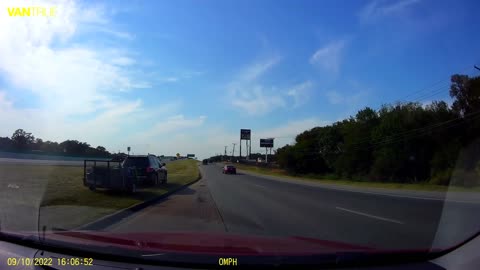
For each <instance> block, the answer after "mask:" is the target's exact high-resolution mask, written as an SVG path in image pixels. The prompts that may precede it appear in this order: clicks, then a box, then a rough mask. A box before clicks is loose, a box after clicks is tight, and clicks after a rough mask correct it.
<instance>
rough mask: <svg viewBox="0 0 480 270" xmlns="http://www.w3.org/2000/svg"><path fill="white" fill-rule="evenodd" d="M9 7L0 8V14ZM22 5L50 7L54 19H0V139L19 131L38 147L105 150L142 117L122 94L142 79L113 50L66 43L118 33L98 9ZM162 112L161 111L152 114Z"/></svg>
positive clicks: (138, 106) (138, 103) (122, 53)
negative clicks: (83, 34) (69, 142)
mask: <svg viewBox="0 0 480 270" xmlns="http://www.w3.org/2000/svg"><path fill="white" fill-rule="evenodd" d="M17 5H18V2H17V1H15V2H10V1H1V2H0V10H5V9H6V7H7V6H17ZM23 5H25V6H29V5H33V6H43V7H45V6H46V7H48V6H55V7H56V8H57V16H56V17H52V18H48V19H47V18H44V17H22V18H15V17H9V16H8V14H7V13H6V12H0V21H1V22H2V27H0V59H1V61H0V76H1V77H2V79H3V80H4V81H5V82H6V84H4V85H3V88H4V89H2V91H0V123H2V133H1V135H2V136H9V135H10V134H11V132H13V131H14V130H15V129H17V128H24V129H26V130H28V131H31V132H33V134H34V135H35V136H38V137H41V138H44V139H46V140H59V141H62V140H65V139H78V140H81V141H87V142H89V143H91V144H95V145H100V144H102V145H105V146H107V147H108V146H109V145H112V139H111V138H112V137H114V136H117V135H118V133H122V131H124V130H128V126H129V125H131V124H132V123H133V124H135V123H136V121H137V120H138V119H141V118H142V117H143V115H146V113H145V112H144V111H143V109H142V107H143V102H142V100H140V99H133V100H132V99H127V98H124V97H123V96H124V92H126V91H132V90H134V89H138V88H149V87H151V85H150V83H149V82H148V81H144V80H142V79H140V78H141V75H142V72H139V71H138V70H136V69H134V68H132V67H135V65H136V60H135V59H134V58H132V57H131V55H132V53H131V52H129V51H128V50H125V49H123V48H122V47H121V45H117V46H116V47H110V48H105V47H101V48H100V47H95V46H91V45H85V44H81V43H78V42H73V40H74V38H75V37H76V36H77V34H78V30H79V29H81V28H84V29H88V30H89V31H92V32H91V33H89V34H94V35H102V34H107V35H109V36H111V35H112V33H113V32H118V31H117V30H115V29H114V27H112V25H111V24H110V21H109V19H108V16H106V13H105V12H104V10H105V9H104V8H103V7H101V6H94V7H89V6H82V5H79V4H78V3H76V2H74V1H48V2H47V1H45V2H41V1H24V2H22V6H23ZM91 25H94V26H98V27H90V28H89V27H88V26H91ZM86 26H87V27H86ZM102 29H103V30H102ZM106 31H110V33H106ZM125 33H126V32H125ZM127 67H128V69H127ZM17 94H18V96H24V97H28V99H29V101H30V102H31V103H32V104H33V105H31V106H32V107H31V108H30V107H21V108H19V107H18V106H17V104H16V103H15V101H16V96H17ZM162 105H165V106H166V107H168V104H159V108H162V107H165V106H162ZM156 111H158V113H160V112H161V111H162V109H156ZM169 113H172V112H169ZM127 116H128V117H127ZM156 116H157V117H158V115H156ZM99 127H100V129H99ZM91 130H97V131H98V132H88V131H91Z"/></svg>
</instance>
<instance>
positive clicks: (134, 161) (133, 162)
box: [123, 157, 149, 167]
mask: <svg viewBox="0 0 480 270" xmlns="http://www.w3.org/2000/svg"><path fill="white" fill-rule="evenodd" d="M123 165H124V166H126V167H130V166H135V167H148V166H149V162H148V158H147V157H127V158H126V159H125V162H124V163H123Z"/></svg>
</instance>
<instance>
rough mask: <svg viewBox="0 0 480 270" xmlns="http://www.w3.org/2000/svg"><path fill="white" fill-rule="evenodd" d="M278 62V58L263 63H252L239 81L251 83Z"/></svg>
mask: <svg viewBox="0 0 480 270" xmlns="http://www.w3.org/2000/svg"><path fill="white" fill-rule="evenodd" d="M279 61H280V58H279V57H272V58H269V59H266V60H264V61H260V62H257V63H254V64H253V65H251V66H249V67H247V68H246V69H245V70H244V71H243V73H242V75H241V76H240V78H241V80H243V81H247V82H251V81H255V80H256V79H258V78H259V77H260V76H262V75H263V74H264V73H266V72H267V71H269V70H270V69H272V68H273V67H274V66H275V65H277V64H278V62H279Z"/></svg>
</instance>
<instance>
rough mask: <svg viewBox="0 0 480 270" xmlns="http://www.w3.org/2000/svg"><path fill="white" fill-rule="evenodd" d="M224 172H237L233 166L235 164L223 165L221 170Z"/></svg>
mask: <svg viewBox="0 0 480 270" xmlns="http://www.w3.org/2000/svg"><path fill="white" fill-rule="evenodd" d="M222 172H223V173H224V174H237V169H236V168H235V166H233V165H225V166H224V167H223V171H222Z"/></svg>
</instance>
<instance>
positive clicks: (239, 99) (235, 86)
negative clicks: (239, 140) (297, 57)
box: [227, 57, 286, 115]
mask: <svg viewBox="0 0 480 270" xmlns="http://www.w3.org/2000/svg"><path fill="white" fill-rule="evenodd" d="M279 59H280V58H279V57H271V58H268V59H265V60H263V61H258V62H255V63H253V64H252V65H250V66H248V67H246V68H245V69H243V70H242V71H241V72H240V73H239V74H238V75H237V76H236V78H235V79H234V81H232V82H231V83H230V84H229V85H228V86H227V89H228V97H227V98H228V102H229V103H230V104H231V105H233V106H234V107H236V108H237V109H239V110H240V111H241V112H242V113H246V114H249V115H263V114H266V113H269V112H271V111H273V110H275V109H278V108H281V107H285V106H286V102H285V99H284V97H283V96H282V95H280V94H279V91H275V90H276V89H275V87H271V88H267V87H265V86H264V85H263V84H262V83H261V82H260V79H261V78H262V76H264V75H265V74H266V73H267V72H268V71H270V70H271V69H272V68H273V67H275V65H276V64H278V62H279Z"/></svg>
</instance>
